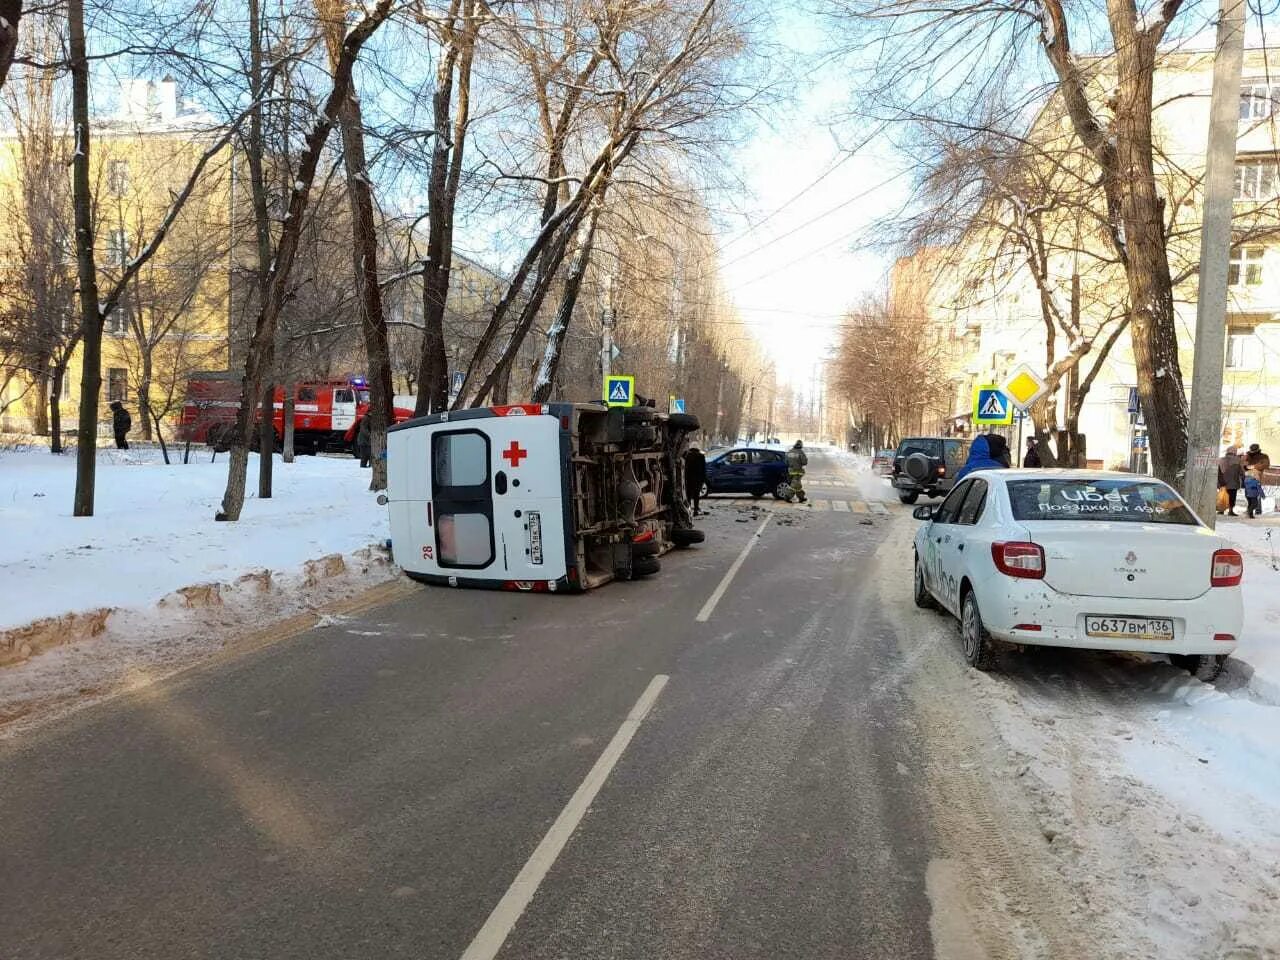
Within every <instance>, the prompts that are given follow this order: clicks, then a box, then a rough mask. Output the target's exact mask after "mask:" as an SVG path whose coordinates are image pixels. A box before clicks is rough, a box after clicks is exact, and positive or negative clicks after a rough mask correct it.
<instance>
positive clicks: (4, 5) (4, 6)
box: [0, 0, 83, 87]
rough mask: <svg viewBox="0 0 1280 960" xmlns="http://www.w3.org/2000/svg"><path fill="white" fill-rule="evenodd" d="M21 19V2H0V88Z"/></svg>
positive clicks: (14, 49) (16, 0) (16, 47)
mask: <svg viewBox="0 0 1280 960" xmlns="http://www.w3.org/2000/svg"><path fill="white" fill-rule="evenodd" d="M21 19H22V0H0V87H3V86H4V81H5V78H6V77H8V75H9V67H10V65H11V64H12V63H13V56H14V54H15V53H16V52H17V50H18V23H19V21H20V20H21ZM82 22H83V21H82Z"/></svg>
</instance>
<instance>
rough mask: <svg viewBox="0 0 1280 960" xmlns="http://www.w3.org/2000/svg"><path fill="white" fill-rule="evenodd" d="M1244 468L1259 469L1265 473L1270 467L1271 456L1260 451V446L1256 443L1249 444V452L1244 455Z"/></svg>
mask: <svg viewBox="0 0 1280 960" xmlns="http://www.w3.org/2000/svg"><path fill="white" fill-rule="evenodd" d="M1244 468H1245V469H1246V470H1255V469H1257V470H1261V471H1262V472H1263V473H1266V472H1267V471H1268V470H1270V469H1271V458H1270V457H1268V456H1267V455H1266V454H1265V453H1263V452H1262V447H1261V446H1260V445H1258V444H1256V443H1251V444H1249V452H1248V453H1246V454H1245V455H1244Z"/></svg>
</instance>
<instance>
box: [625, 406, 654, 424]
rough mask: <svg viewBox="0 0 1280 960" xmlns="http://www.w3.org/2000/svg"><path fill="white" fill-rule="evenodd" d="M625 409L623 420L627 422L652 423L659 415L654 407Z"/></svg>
mask: <svg viewBox="0 0 1280 960" xmlns="http://www.w3.org/2000/svg"><path fill="white" fill-rule="evenodd" d="M624 410H625V412H624V413H623V415H622V422H623V423H626V424H632V423H652V422H653V418H654V417H656V416H657V414H656V413H655V412H654V410H653V408H652V407H625V408H624Z"/></svg>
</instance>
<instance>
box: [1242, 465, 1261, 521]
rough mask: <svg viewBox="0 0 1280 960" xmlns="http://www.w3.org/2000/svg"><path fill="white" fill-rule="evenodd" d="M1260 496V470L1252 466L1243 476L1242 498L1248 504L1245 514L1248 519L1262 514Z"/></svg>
mask: <svg viewBox="0 0 1280 960" xmlns="http://www.w3.org/2000/svg"><path fill="white" fill-rule="evenodd" d="M1262 496H1263V490H1262V471H1261V470H1259V469H1258V468H1257V467H1254V468H1253V469H1252V470H1249V471H1248V472H1247V473H1246V474H1245V477H1244V499H1245V502H1246V503H1247V504H1248V505H1249V509H1248V511H1247V513H1246V516H1248V518H1249V519H1250V520H1252V519H1253V518H1254V517H1260V516H1262Z"/></svg>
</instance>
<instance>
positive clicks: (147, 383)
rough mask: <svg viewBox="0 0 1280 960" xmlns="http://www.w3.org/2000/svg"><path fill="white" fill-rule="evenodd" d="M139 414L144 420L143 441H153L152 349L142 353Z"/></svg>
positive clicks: (147, 348)
mask: <svg viewBox="0 0 1280 960" xmlns="http://www.w3.org/2000/svg"><path fill="white" fill-rule="evenodd" d="M138 414H139V416H140V417H141V419H142V439H143V440H150V439H151V419H152V417H151V349H150V348H149V347H144V349H143V351H142V382H141V383H139V384H138Z"/></svg>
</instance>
